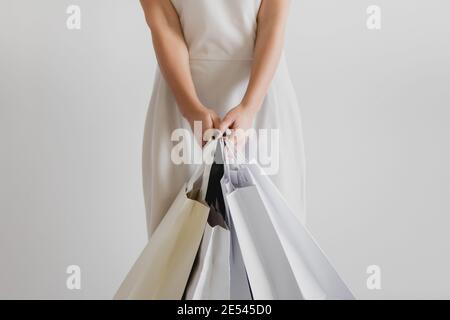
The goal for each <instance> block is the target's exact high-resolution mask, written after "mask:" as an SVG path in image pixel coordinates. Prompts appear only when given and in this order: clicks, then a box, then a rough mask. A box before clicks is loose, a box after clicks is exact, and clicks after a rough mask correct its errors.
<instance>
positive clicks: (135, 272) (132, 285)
mask: <svg viewBox="0 0 450 320" xmlns="http://www.w3.org/2000/svg"><path fill="white" fill-rule="evenodd" d="M216 146H217V142H214V141H213V142H211V143H209V144H208V145H207V146H205V148H204V154H205V155H206V159H205V163H206V164H203V165H201V166H200V167H198V168H197V170H196V172H195V173H194V175H193V176H192V178H191V179H190V180H189V181H188V182H187V183H186V184H185V185H184V186H183V188H182V189H181V190H180V192H179V193H178V195H177V197H176V198H175V200H174V202H173V203H172V205H171V206H170V208H169V210H168V212H167V213H166V214H165V216H164V218H163V220H162V221H161V223H160V225H159V226H158V228H157V229H156V230H155V232H154V234H153V235H152V237H151V238H150V240H149V242H148V244H147V245H146V247H145V248H144V250H143V252H142V253H141V255H140V256H139V258H138V259H137V261H136V262H135V264H134V265H133V267H132V269H131V270H130V272H129V273H128V275H127V276H126V278H125V280H124V281H123V283H122V285H121V286H120V288H119V290H118V291H117V293H116V295H115V297H114V298H115V299H181V298H182V295H183V292H184V289H185V287H186V283H187V281H188V278H189V274H190V272H191V269H192V265H193V262H194V259H195V256H196V253H197V250H198V248H199V244H200V241H201V238H202V235H203V231H204V228H205V224H206V221H207V218H208V214H209V207H208V206H207V205H206V204H205V203H204V199H203V197H204V194H205V190H206V187H205V186H204V181H205V180H206V181H207V179H205V178H204V177H205V176H207V175H208V174H209V171H208V170H209V169H210V165H209V164H210V163H211V162H212V161H211V159H209V160H208V159H207V158H208V157H212V156H213V154H214V152H212V151H214V150H215V148H216ZM210 155H211V156H210ZM208 163H209V164H208Z"/></svg>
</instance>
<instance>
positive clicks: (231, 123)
mask: <svg viewBox="0 0 450 320" xmlns="http://www.w3.org/2000/svg"><path fill="white" fill-rule="evenodd" d="M256 113H257V108H254V107H251V106H248V105H244V104H242V103H241V104H239V105H238V106H236V107H234V108H233V109H231V110H230V111H229V112H228V113H227V114H226V115H225V117H224V118H223V120H222V121H221V123H220V126H219V130H220V132H221V133H222V134H223V133H226V132H227V130H228V129H230V130H231V136H230V138H231V139H233V142H234V144H235V145H236V146H238V147H239V148H242V147H243V146H244V145H245V141H246V138H247V135H248V133H249V131H248V130H249V129H251V128H252V127H253V120H254V119H255V116H256Z"/></svg>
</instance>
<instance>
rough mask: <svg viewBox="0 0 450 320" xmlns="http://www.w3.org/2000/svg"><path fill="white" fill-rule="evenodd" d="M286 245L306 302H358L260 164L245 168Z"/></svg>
mask: <svg viewBox="0 0 450 320" xmlns="http://www.w3.org/2000/svg"><path fill="white" fill-rule="evenodd" d="M245 167H246V168H247V169H248V170H249V172H250V173H251V178H252V180H253V182H254V184H255V185H256V187H257V189H258V192H259V194H260V195H261V199H262V201H263V203H264V207H265V208H266V209H267V213H268V214H269V217H270V220H271V222H272V224H273V226H274V228H275V230H276V233H277V235H278V237H279V239H280V241H281V243H282V246H283V249H284V252H285V254H286V257H287V258H288V260H289V262H290V264H291V267H292V270H293V272H294V275H295V277H296V280H297V283H298V285H299V287H300V289H301V292H302V294H303V296H304V298H305V299H354V297H353V294H352V293H351V291H350V290H349V289H348V287H347V286H346V285H345V283H344V282H343V281H342V279H341V278H340V276H339V274H338V273H337V272H336V270H335V269H334V268H333V266H332V265H331V263H330V262H329V260H328V258H327V257H326V255H325V253H324V252H323V251H322V250H321V249H320V247H319V246H318V244H317V243H316V241H315V240H314V238H313V236H312V235H311V233H310V232H309V231H308V230H307V229H306V227H305V226H304V225H303V224H302V223H301V222H300V220H299V219H298V218H297V217H296V216H295V214H294V213H293V211H292V210H291V209H290V208H289V206H288V205H287V203H286V201H285V200H284V198H283V196H282V195H281V193H280V192H279V190H278V189H277V188H276V186H275V185H274V184H273V182H272V181H271V180H270V178H269V177H268V176H267V175H265V174H264V172H263V170H262V169H261V168H260V167H259V166H258V165H257V164H249V165H245Z"/></svg>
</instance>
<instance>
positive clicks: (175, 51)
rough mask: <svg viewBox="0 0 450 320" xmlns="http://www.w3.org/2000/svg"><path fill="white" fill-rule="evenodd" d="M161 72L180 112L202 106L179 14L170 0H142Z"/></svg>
mask: <svg viewBox="0 0 450 320" xmlns="http://www.w3.org/2000/svg"><path fill="white" fill-rule="evenodd" d="M141 4H142V7H143V9H144V12H145V17H146V20H147V24H148V25H149V27H150V29H151V33H152V40H153V47H154V49H155V54H156V58H157V60H158V64H159V67H160V69H161V72H162V74H163V76H164V78H165V80H166V81H167V83H168V85H169V87H170V88H171V90H172V92H173V95H174V97H175V99H176V102H177V104H178V107H179V109H180V112H181V113H182V114H183V116H186V114H188V113H189V112H191V111H192V110H195V109H198V108H201V107H202V106H201V103H200V101H199V99H198V96H197V93H196V91H195V87H194V83H193V80H192V75H191V71H190V66H189V51H188V48H187V45H186V42H185V40H184V36H183V32H182V29H181V25H180V21H179V18H178V15H177V13H176V11H175V9H174V8H173V6H172V4H171V2H170V1H169V0H141Z"/></svg>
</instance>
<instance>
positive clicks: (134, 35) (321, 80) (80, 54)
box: [0, 0, 450, 299]
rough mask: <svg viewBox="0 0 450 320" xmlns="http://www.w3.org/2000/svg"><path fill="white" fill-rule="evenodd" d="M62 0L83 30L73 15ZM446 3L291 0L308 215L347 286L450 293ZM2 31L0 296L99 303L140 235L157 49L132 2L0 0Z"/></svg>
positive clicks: (403, 293) (362, 292)
mask: <svg viewBox="0 0 450 320" xmlns="http://www.w3.org/2000/svg"><path fill="white" fill-rule="evenodd" d="M69 5H78V6H80V8H81V30H68V29H67V27H66V20H67V17H68V15H67V14H66V9H67V7H68V6H69ZM369 5H378V6H379V7H380V8H381V29H380V30H368V28H367V27H366V20H367V14H366V9H367V7H368V6H369ZM449 10H450V3H448V1H445V0H428V1H425V0H408V1H407V0H395V1H392V0H391V1H388V0H376V1H365V0H345V1H332V0H303V1H300V0H293V5H292V10H291V11H292V13H291V19H290V22H289V31H288V37H287V48H286V54H287V58H288V63H289V66H290V70H291V76H292V79H293V82H294V85H295V88H296V91H297V94H298V97H299V100H300V105H301V112H302V115H303V127H304V130H305V132H304V136H305V144H306V157H307V178H308V181H307V185H308V200H307V201H308V202H307V206H308V224H309V227H310V228H311V230H312V232H313V234H314V235H315V236H316V237H317V239H318V240H319V243H320V245H321V246H322V247H323V249H324V250H325V252H327V253H328V255H329V256H330V258H331V260H332V261H333V262H334V264H335V266H336V267H337V269H338V270H339V272H340V273H341V274H342V275H343V277H344V279H345V280H346V281H347V282H348V284H349V285H350V287H351V289H352V290H353V291H354V293H355V294H356V296H357V297H358V298H367V299H379V298H450V274H449V273H448V270H449V269H450V259H449V257H448V252H450V235H449V234H448V231H447V230H448V226H449V224H450V217H449V213H450V204H449V198H450V194H449V193H450V192H449V191H450V182H449V181H450V170H449V168H448V165H447V164H448V163H450V151H449V137H450V128H449V126H448V119H449V117H450V111H449V107H450V91H449V88H448V85H449V83H450V61H449V60H450V58H449V57H450V37H448V31H449V30H450V22H449V19H448V12H449ZM0 40H1V50H0V58H1V59H0V146H1V151H0V152H1V157H0V270H1V272H0V298H6V299H11V298H39V299H46V298H51V299H54V298H62V299H79V298H85V299H90V298H94V299H98V298H105V299H109V298H111V297H112V295H113V294H114V292H115V290H116V288H117V287H118V285H119V283H120V281H121V280H122V279H123V277H124V276H125V274H126V272H127V271H128V269H129V268H130V267H131V265H132V263H133V262H134V260H135V259H136V258H137V256H138V254H139V252H140V251H141V249H142V248H143V246H144V245H145V241H146V228H145V211H144V201H143V195H142V188H141V183H142V182H141V147H142V136H143V128H144V120H145V115H146V111H147V104H148V100H149V97H150V93H151V87H152V77H153V71H154V68H155V60H154V55H153V52H152V46H151V42H150V36H149V31H148V30H147V27H146V25H145V22H144V18H143V16H142V12H141V8H140V6H139V2H138V1H137V0H136V1H129V0H121V1H120V0H109V1H106V0H96V1H88V0H70V1H67V0H42V1H31V0H28V1H25V0H0ZM69 265H79V266H80V267H81V275H82V277H81V279H82V281H81V289H80V290H69V289H68V288H67V287H66V279H67V277H68V274H66V268H67V266H69ZM370 265H378V266H379V267H380V268H381V290H369V289H368V288H367V286H366V279H367V278H368V276H369V275H368V274H367V273H366V269H367V267H368V266H370Z"/></svg>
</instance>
